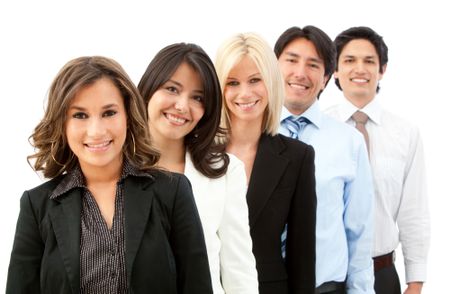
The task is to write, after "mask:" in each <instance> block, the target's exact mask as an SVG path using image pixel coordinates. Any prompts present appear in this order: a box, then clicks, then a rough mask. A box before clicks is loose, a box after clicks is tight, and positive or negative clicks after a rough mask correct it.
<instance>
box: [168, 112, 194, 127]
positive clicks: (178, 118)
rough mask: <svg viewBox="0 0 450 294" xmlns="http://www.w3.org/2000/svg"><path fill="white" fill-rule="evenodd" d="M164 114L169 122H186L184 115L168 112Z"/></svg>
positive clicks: (179, 123)
mask: <svg viewBox="0 0 450 294" xmlns="http://www.w3.org/2000/svg"><path fill="white" fill-rule="evenodd" d="M164 116H165V117H166V118H167V120H169V121H170V122H171V123H173V124H175V125H183V124H184V123H186V122H187V121H188V120H187V119H186V118H184V117H181V116H178V115H173V114H170V113H165V114H164Z"/></svg>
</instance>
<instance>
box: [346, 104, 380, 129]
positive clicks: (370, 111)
mask: <svg viewBox="0 0 450 294" xmlns="http://www.w3.org/2000/svg"><path fill="white" fill-rule="evenodd" d="M357 110H360V111H362V112H364V113H365V114H367V116H368V117H369V118H370V120H371V121H373V122H374V123H376V124H377V125H379V124H381V113H382V109H381V105H380V103H378V101H377V100H376V99H373V100H372V101H370V102H369V103H368V104H367V105H366V106H364V107H363V108H361V109H359V108H358V107H356V106H355V105H353V104H352V103H351V102H350V101H348V100H347V99H344V102H343V103H342V107H341V109H340V111H341V117H343V118H344V119H345V121H348V120H349V119H351V117H352V115H353V113H355V111H357Z"/></svg>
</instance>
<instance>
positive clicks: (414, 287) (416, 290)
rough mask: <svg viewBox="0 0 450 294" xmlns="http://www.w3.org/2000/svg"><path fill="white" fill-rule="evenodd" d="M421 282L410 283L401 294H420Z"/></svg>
mask: <svg viewBox="0 0 450 294" xmlns="http://www.w3.org/2000/svg"><path fill="white" fill-rule="evenodd" d="M422 286H423V283H422V282H411V283H408V287H407V288H406V290H405V292H404V293H403V294H420V293H422Z"/></svg>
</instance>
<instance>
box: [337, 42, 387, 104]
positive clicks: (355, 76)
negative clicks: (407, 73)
mask: <svg viewBox="0 0 450 294" xmlns="http://www.w3.org/2000/svg"><path fill="white" fill-rule="evenodd" d="M385 69H386V67H383V69H382V71H383V72H382V73H380V58H379V56H378V54H377V51H376V49H375V47H374V46H373V45H372V43H371V42H370V41H368V40H365V39H355V40H352V41H350V42H348V43H347V45H345V46H344V48H343V49H342V52H341V54H340V55H339V59H338V66H337V69H336V71H335V73H334V77H335V78H336V79H339V84H340V85H341V88H342V91H343V92H344V96H345V97H346V98H347V99H349V100H350V101H352V102H358V103H361V102H363V103H364V104H367V103H369V102H370V101H371V100H372V99H373V98H374V97H375V95H376V90H377V86H378V82H379V81H380V80H381V78H382V77H383V73H384V71H385Z"/></svg>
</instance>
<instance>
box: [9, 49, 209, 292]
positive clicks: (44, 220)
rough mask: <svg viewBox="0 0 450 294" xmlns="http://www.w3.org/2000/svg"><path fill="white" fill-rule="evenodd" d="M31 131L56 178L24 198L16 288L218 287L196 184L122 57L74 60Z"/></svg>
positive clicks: (40, 164)
mask: <svg viewBox="0 0 450 294" xmlns="http://www.w3.org/2000/svg"><path fill="white" fill-rule="evenodd" d="M31 139H32V144H33V145H34V147H35V149H36V153H35V154H34V155H31V156H29V158H28V159H29V160H34V169H35V170H36V171H42V172H43V174H44V176H45V177H46V178H49V179H50V180H49V181H48V182H46V183H44V184H42V185H40V186H38V187H36V188H34V189H32V190H28V191H25V192H24V194H23V196H22V198H21V209H20V214H19V219H18V222H17V228H16V235H15V239H14V245H13V249H12V254H11V261H10V265H9V271H8V280H7V289H6V292H7V293H149V292H151V293H164V294H165V293H212V290H211V282H210V276H209V269H208V260H207V255H206V248H205V243H204V238H203V233H202V227H201V223H200V220H199V216H198V213H197V210H196V207H195V203H194V200H193V197H192V190H191V189H190V187H189V183H188V181H187V180H186V178H185V177H183V176H181V175H175V174H173V175H171V174H169V173H167V172H162V171H160V170H159V169H158V168H156V167H155V166H154V165H155V163H156V162H157V160H158V158H159V154H158V152H157V151H155V150H154V149H153V148H152V147H151V144H150V139H149V134H148V131H147V128H146V113H145V109H144V107H143V104H142V99H141V98H140V96H139V93H138V91H137V89H136V88H135V86H134V85H133V83H132V82H131V80H130V78H129V77H128V76H127V74H126V73H125V72H124V70H123V69H122V67H121V66H120V65H119V64H118V63H117V62H115V61H114V60H112V59H108V58H105V57H99V56H94V57H80V58H77V59H74V60H71V61H69V62H68V63H67V64H66V65H65V66H64V67H63V68H62V69H61V71H60V72H59V73H58V75H57V76H56V78H55V80H54V81H53V84H52V86H51V88H50V92H49V97H48V105H47V109H46V112H45V115H44V118H43V119H42V121H41V122H40V123H39V124H38V125H37V127H36V128H35V131H34V133H33V134H32V136H31Z"/></svg>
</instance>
